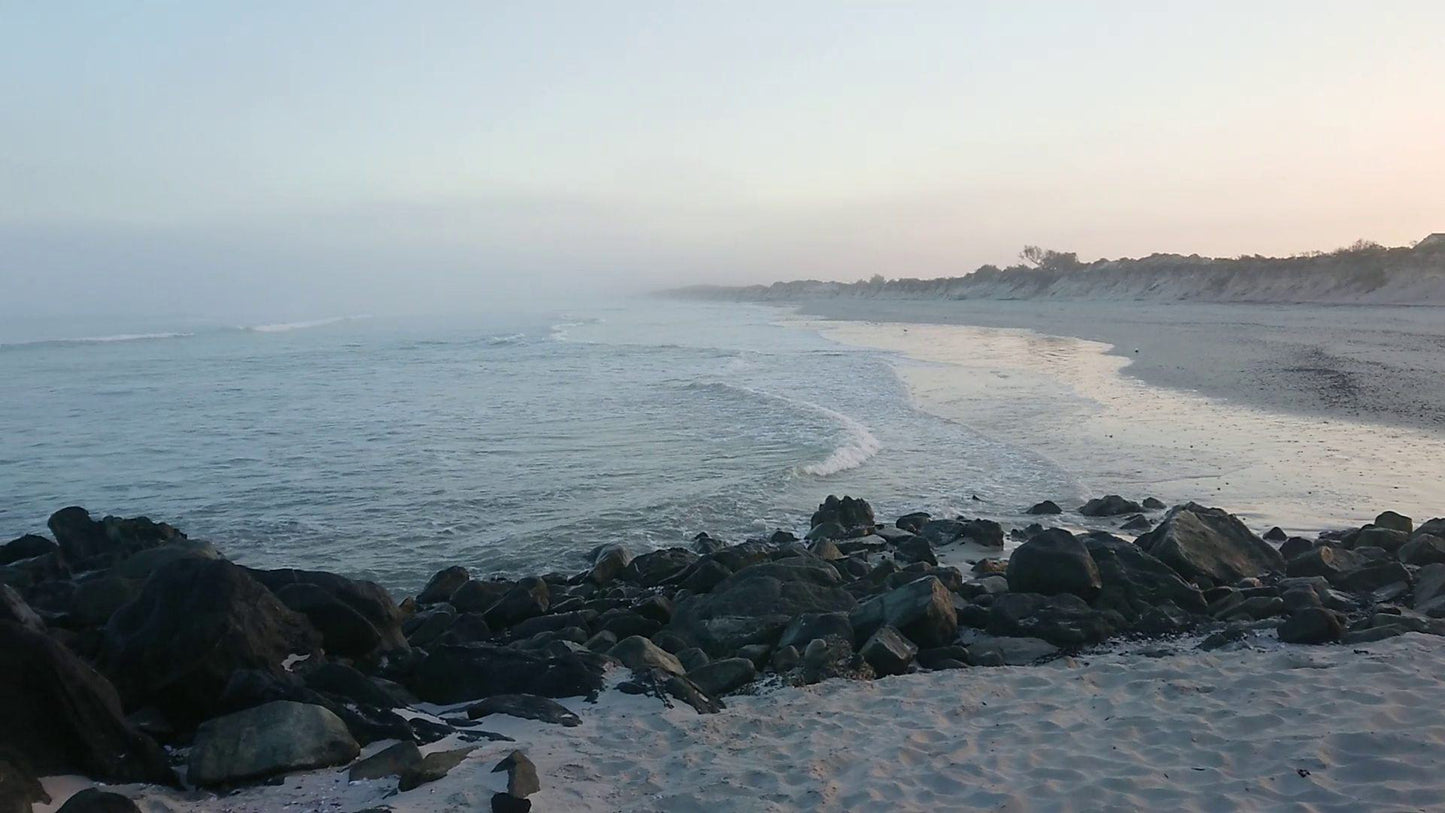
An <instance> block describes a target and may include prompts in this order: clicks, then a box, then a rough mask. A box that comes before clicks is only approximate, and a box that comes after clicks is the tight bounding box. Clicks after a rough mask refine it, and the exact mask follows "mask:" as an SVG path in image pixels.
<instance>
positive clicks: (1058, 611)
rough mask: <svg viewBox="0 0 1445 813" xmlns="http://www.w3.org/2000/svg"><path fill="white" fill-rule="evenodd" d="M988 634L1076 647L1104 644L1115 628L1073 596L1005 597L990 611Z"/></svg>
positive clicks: (994, 604) (1062, 594)
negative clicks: (1040, 639)
mask: <svg viewBox="0 0 1445 813" xmlns="http://www.w3.org/2000/svg"><path fill="white" fill-rule="evenodd" d="M988 631H989V632H990V633H992V634H993V635H1005V636H1013V637H1019V638H1042V639H1043V640H1045V641H1048V642H1049V643H1051V644H1054V645H1055V646H1061V647H1075V646H1082V645H1084V644H1093V643H1098V642H1099V641H1102V640H1104V639H1105V638H1107V637H1109V635H1110V634H1111V633H1112V632H1113V625H1112V624H1111V623H1110V621H1109V618H1108V616H1107V615H1105V614H1104V613H1101V612H1099V611H1098V610H1095V609H1094V608H1092V607H1090V606H1089V605H1088V604H1087V603H1085V602H1084V600H1083V599H1081V598H1079V597H1078V596H1075V595H1072V594H1070V593H1060V594H1058V595H1055V596H1045V595H1040V594H1038V593H1004V594H1003V595H1001V596H998V597H997V598H996V599H995V600H994V602H993V604H992V606H991V607H990V608H989V624H988Z"/></svg>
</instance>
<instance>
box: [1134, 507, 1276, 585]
mask: <svg viewBox="0 0 1445 813" xmlns="http://www.w3.org/2000/svg"><path fill="white" fill-rule="evenodd" d="M1138 544H1139V546H1140V547H1142V548H1143V549H1144V550H1145V551H1147V552H1148V553H1149V554H1150V555H1152V556H1154V558H1156V559H1158V560H1159V561H1161V562H1163V563H1164V564H1166V565H1168V566H1169V567H1171V568H1173V569H1174V571H1175V572H1177V573H1178V574H1179V575H1181V576H1183V577H1184V578H1185V579H1188V580H1190V581H1198V580H1199V579H1208V580H1209V581H1210V582H1212V583H1214V584H1233V583H1234V582H1237V581H1239V580H1240V579H1243V578H1246V577H1249V576H1258V575H1261V574H1263V573H1269V572H1283V571H1284V569H1285V563H1284V558H1283V557H1281V556H1280V554H1279V551H1277V550H1275V549H1274V548H1273V547H1272V546H1271V545H1270V544H1269V543H1268V542H1265V541H1264V540H1263V539H1260V538H1259V537H1257V536H1255V535H1254V533H1253V532H1251V531H1250V530H1249V528H1248V527H1247V526H1245V524H1244V523H1243V522H1241V521H1240V520H1239V518H1238V517H1236V516H1234V515H1233V514H1229V513H1226V512H1225V511H1223V510H1221V509H1218V508H1205V507H1204V506H1202V505H1198V504H1196V503H1192V502H1191V503H1188V504H1186V505H1181V506H1176V507H1175V508H1174V509H1172V510H1171V511H1170V512H1169V513H1168V514H1166V515H1165V517H1164V520H1163V521H1162V522H1161V523H1160V524H1159V527H1157V528H1155V529H1154V530H1153V531H1150V532H1149V533H1147V534H1145V535H1144V536H1141V537H1139V540H1138Z"/></svg>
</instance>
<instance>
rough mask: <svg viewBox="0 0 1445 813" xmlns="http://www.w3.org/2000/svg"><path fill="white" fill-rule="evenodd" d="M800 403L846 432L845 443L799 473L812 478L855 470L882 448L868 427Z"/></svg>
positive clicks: (819, 408) (838, 413)
mask: <svg viewBox="0 0 1445 813" xmlns="http://www.w3.org/2000/svg"><path fill="white" fill-rule="evenodd" d="M801 403H804V404H806V405H807V406H809V407H812V408H813V409H815V410H817V411H818V412H821V413H823V414H825V415H827V416H829V417H830V418H832V419H833V420H835V421H837V422H838V423H840V424H842V425H843V428H844V429H846V430H847V432H848V442H847V443H845V444H843V445H842V446H839V447H838V448H836V449H834V450H833V453H832V454H830V455H828V456H827V457H826V458H824V459H823V460H821V461H819V462H817V463H811V464H809V465H806V466H803V467H802V468H800V469H798V471H801V472H802V473H803V474H810V475H812V476H814V477H827V476H829V475H833V474H837V473H839V472H843V471H848V470H849V469H856V468H858V467H859V466H861V465H863V464H864V463H866V462H868V459H869V458H871V457H873V456H874V455H876V454H878V452H879V450H880V449H882V448H883V444H882V443H881V442H880V441H879V440H878V438H876V437H874V435H873V433H872V432H870V431H869V430H868V427H866V426H864V425H863V424H861V423H859V422H858V421H856V420H854V419H853V418H850V417H849V416H847V415H844V414H843V413H841V412H838V411H837V410H832V409H828V408H827V407H824V406H819V405H817V404H812V403H808V402H806V401H804V402H801Z"/></svg>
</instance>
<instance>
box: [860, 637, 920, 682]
mask: <svg viewBox="0 0 1445 813" xmlns="http://www.w3.org/2000/svg"><path fill="white" fill-rule="evenodd" d="M858 654H859V655H862V656H863V660H865V661H867V662H868V665H869V666H871V667H873V672H874V674H876V675H879V676H880V677H881V676H885V675H901V674H903V673H904V672H907V671H908V667H909V665H910V664H912V663H913V658H914V657H915V656H916V655H917V654H918V647H917V646H915V645H914V644H913V642H912V641H910V640H908V639H907V638H904V637H903V634H902V633H900V632H899V631H898V630H896V629H894V628H892V627H889V626H883V627H879V628H878V631H877V632H875V633H873V634H872V635H871V636H869V638H868V640H867V641H865V642H864V643H863V646H862V647H861V648H859V650H858Z"/></svg>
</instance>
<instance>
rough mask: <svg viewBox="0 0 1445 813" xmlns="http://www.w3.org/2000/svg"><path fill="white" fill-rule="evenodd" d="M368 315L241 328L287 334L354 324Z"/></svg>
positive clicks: (368, 317)
mask: <svg viewBox="0 0 1445 813" xmlns="http://www.w3.org/2000/svg"><path fill="white" fill-rule="evenodd" d="M370 318H371V315H370V314H359V315H356V316H332V317H328V318H326V319H311V320H308V321H304V322H276V323H275V324H269V325H248V326H246V327H243V328H241V329H242V330H249V331H251V332H252V333H289V332H291V331H293V330H305V329H307V328H312V327H325V326H326V325H335V324H339V323H341V322H355V321H358V320H361V319H370Z"/></svg>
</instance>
